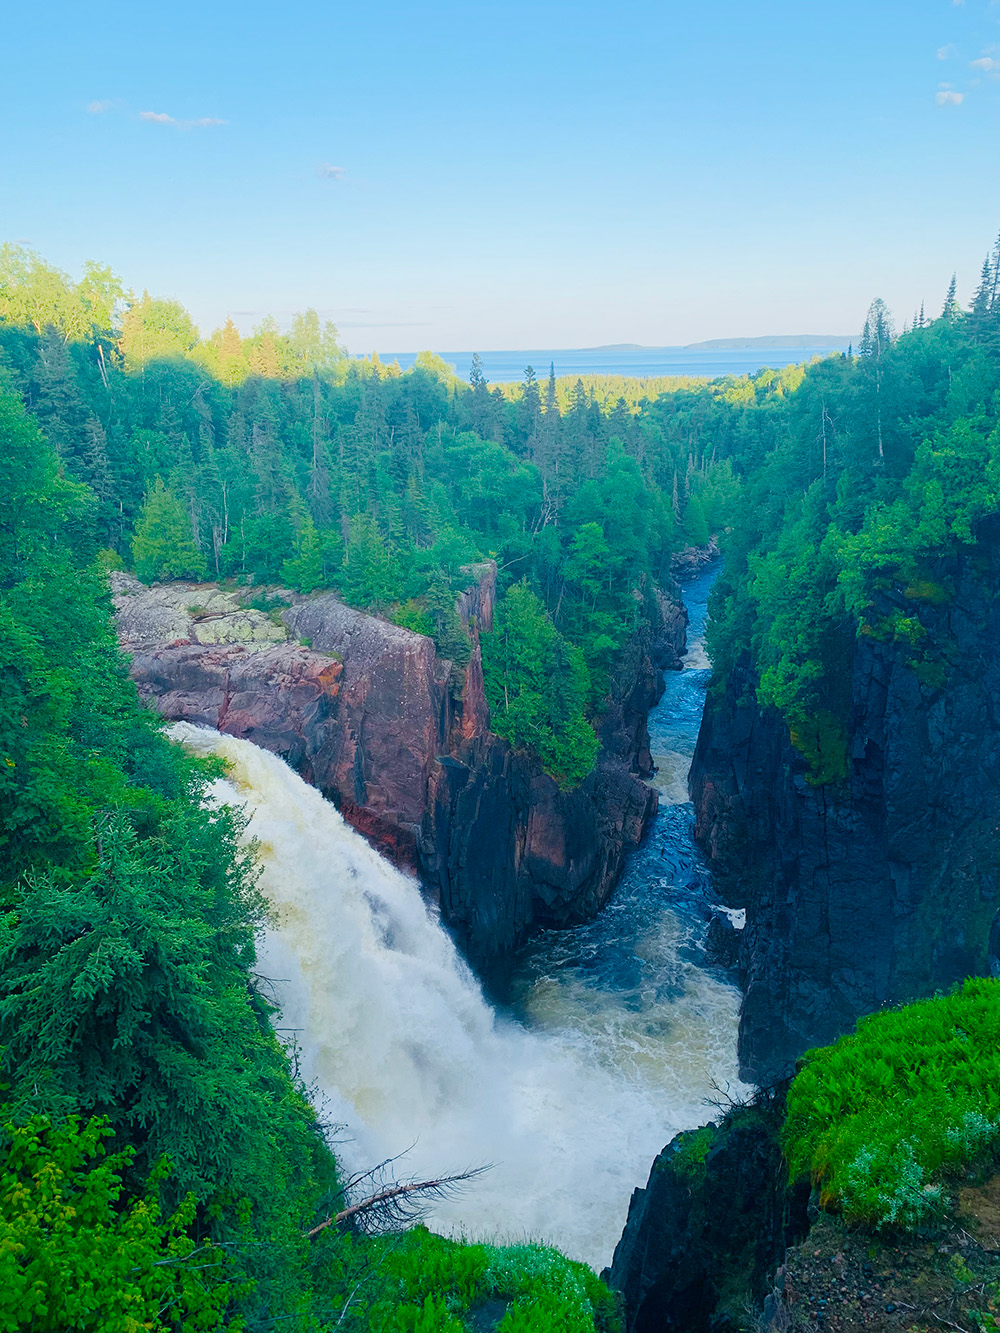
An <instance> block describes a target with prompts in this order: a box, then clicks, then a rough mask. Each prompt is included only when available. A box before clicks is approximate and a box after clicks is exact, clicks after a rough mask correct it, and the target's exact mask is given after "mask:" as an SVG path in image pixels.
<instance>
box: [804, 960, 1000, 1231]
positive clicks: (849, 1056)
mask: <svg viewBox="0 0 1000 1333" xmlns="http://www.w3.org/2000/svg"><path fill="white" fill-rule="evenodd" d="M782 1144H783V1148H784V1151H785V1154H786V1156H787V1158H788V1162H789V1168H790V1171H791V1173H792V1175H793V1177H794V1176H804V1175H807V1174H808V1175H809V1176H810V1177H811V1178H812V1180H813V1182H814V1184H815V1185H817V1186H818V1187H819V1189H820V1202H821V1203H822V1204H823V1205H824V1206H827V1207H834V1208H839V1209H841V1210H842V1211H843V1212H844V1215H845V1217H846V1218H847V1219H848V1220H850V1221H858V1222H864V1223H868V1224H870V1225H873V1226H876V1227H886V1226H893V1227H901V1228H914V1227H917V1226H920V1225H922V1224H923V1223H925V1222H927V1221H928V1220H930V1219H931V1218H932V1217H933V1215H934V1213H935V1211H936V1210H937V1208H938V1207H939V1206H940V1204H941V1202H942V1198H943V1186H944V1183H945V1181H946V1178H947V1176H948V1174H949V1172H953V1171H956V1170H959V1169H961V1168H965V1167H968V1166H970V1165H974V1164H976V1163H977V1162H978V1161H980V1160H981V1159H985V1158H991V1155H992V1154H993V1153H994V1152H995V1150H996V1148H997V1146H998V1145H1000V982H997V981H994V980H988V979H974V980H971V981H967V982H966V983H965V985H964V986H963V987H962V988H961V989H960V990H958V991H956V992H955V993H954V994H952V995H947V996H939V997H937V998H936V999H933V1000H924V1001H921V1002H920V1003H918V1004H912V1005H907V1006H905V1007H903V1008H900V1009H895V1010H890V1011H888V1012H885V1013H881V1014H874V1015H872V1016H871V1017H869V1018H866V1019H863V1020H862V1021H861V1022H860V1023H859V1024H858V1028H857V1033H856V1034H855V1035H853V1036H849V1037H842V1038H841V1039H840V1041H838V1042H835V1043H834V1044H833V1045H832V1046H827V1047H825V1048H823V1049H821V1050H816V1051H811V1052H809V1054H808V1055H807V1056H806V1057H805V1059H804V1063H803V1066H802V1068H801V1069H800V1071H799V1073H798V1074H797V1075H796V1078H795V1080H794V1082H793V1083H792V1086H791V1089H790V1091H789V1094H788V1115H787V1119H786V1122H785V1127H784V1131H783V1136H782Z"/></svg>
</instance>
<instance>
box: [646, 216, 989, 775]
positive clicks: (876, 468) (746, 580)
mask: <svg viewBox="0 0 1000 1333" xmlns="http://www.w3.org/2000/svg"><path fill="white" fill-rule="evenodd" d="M797 378H798V381H799V382H798V383H797V384H796V385H795V387H794V392H791V393H780V394H776V393H775V386H774V379H773V377H772V376H771V375H770V374H767V375H765V376H759V377H757V379H756V380H754V381H749V382H747V383H746V385H745V386H742V387H741V388H740V389H739V391H738V392H739V393H740V394H742V395H744V396H745V398H746V402H745V404H744V406H743V407H742V408H741V410H740V412H739V414H738V416H737V418H735V419H732V420H729V421H728V422H726V421H722V420H716V421H715V422H714V423H713V422H711V421H710V419H709V417H706V433H707V435H708V436H710V437H712V438H715V439H717V440H718V441H719V443H720V445H721V444H722V443H723V442H725V443H726V447H727V448H729V449H730V450H731V454H732V457H733V458H734V460H735V462H736V464H737V466H738V468H739V470H740V472H741V474H742V479H743V488H742V492H741V497H740V500H739V502H738V505H737V509H736V511H735V517H734V522H733V530H732V532H731V534H730V535H729V537H728V538H727V539H726V543H725V545H726V555H727V560H726V567H725V572H724V574H723V575H722V576H721V577H720V579H719V582H718V584H717V586H716V589H715V591H714V600H713V602H712V606H711V612H712V623H711V626H710V634H709V648H710V651H711V654H712V658H713V662H714V665H715V668H716V677H715V684H716V688H721V687H722V686H723V685H724V684H725V681H726V678H727V676H728V674H729V672H730V671H731V670H732V668H733V667H734V666H735V665H736V664H737V662H739V661H740V660H741V659H742V660H743V661H744V662H745V663H747V664H749V665H750V667H751V669H752V672H753V674H754V676H755V678H756V680H757V682H758V684H757V687H756V688H757V697H758V699H759V701H760V702H761V703H763V704H764V705H769V706H774V707H776V708H777V709H779V710H780V711H781V713H782V714H783V716H784V718H785V720H786V722H787V724H788V727H789V731H790V734H791V737H792V740H793V742H794V744H795V746H796V747H797V748H798V750H799V751H800V752H801V754H802V755H803V756H804V757H805V758H806V759H807V761H808V763H809V766H810V774H811V780H812V781H814V782H828V781H838V780H840V779H841V778H843V777H844V776H845V775H846V772H847V753H846V737H847V721H848V709H849V701H850V683H851V661H852V657H853V651H854V645H855V641H856V638H857V636H858V634H859V633H864V634H869V635H875V636H877V637H882V638H888V639H893V640H895V641H897V642H900V643H903V644H905V645H906V646H907V649H908V661H909V665H910V667H911V669H912V670H913V671H914V672H915V673H916V674H917V676H918V678H919V679H920V680H921V682H922V683H924V684H925V685H926V686H927V687H928V688H931V689H934V688H939V687H940V686H942V685H944V684H945V682H946V680H947V675H948V645H947V644H945V643H936V642H933V641H932V640H931V638H930V637H929V636H928V635H927V633H926V631H925V630H924V628H923V626H922V625H921V623H920V620H919V618H918V616H917V609H918V607H919V604H920V602H921V601H922V600H930V601H934V602H937V603H939V604H942V603H946V602H947V601H948V599H949V598H950V597H951V596H952V595H953V592H954V590H953V589H950V588H949V587H948V586H947V585H946V584H942V583H941V582H939V581H938V576H937V575H936V574H935V572H934V571H935V569H936V568H937V567H938V564H939V562H940V560H941V558H942V557H947V556H949V555H952V554H954V553H957V552H958V551H960V550H961V549H963V548H969V547H971V546H974V545H975V543H976V540H977V526H976V525H977V521H978V520H979V519H980V518H982V517H983V516H985V515H987V514H992V513H996V512H997V511H998V510H1000V433H998V430H997V426H998V419H1000V242H998V244H997V247H996V248H995V249H994V251H993V252H992V253H991V254H990V255H989V256H988V258H987V259H986V261H985V262H984V265H983V271H982V276H981V279H980V283H979V286H978V288H977V290H976V294H975V297H974V299H973V301H972V304H971V307H970V308H969V309H966V310H963V309H962V308H961V307H960V306H959V305H958V303H957V301H956V299H955V283H954V280H953V281H952V284H951V287H950V289H949V291H948V294H947V297H946V300H945V303H944V307H943V309H942V311H941V314H940V315H939V316H938V317H937V318H934V319H930V320H928V319H926V318H925V316H924V314H923V311H921V312H920V313H919V314H918V315H917V316H915V317H914V319H913V321H912V324H911V325H910V327H908V328H904V331H903V332H902V333H901V334H899V335H897V334H896V332H895V330H894V328H893V322H892V317H891V315H890V312H889V311H888V309H887V308H886V306H885V304H884V303H883V302H882V301H875V302H874V303H873V304H872V307H871V309H870V311H869V314H868V318H867V321H866V324H865V330H864V336H863V338H862V340H861V343H860V344H859V347H858V349H857V355H853V356H847V357H832V358H829V359H827V360H825V361H822V362H819V363H817V364H814V365H812V366H810V367H808V368H806V369H805V370H804V371H799V372H798V374H797ZM652 410H653V411H654V412H656V413H662V412H663V411H670V410H672V409H671V407H670V406H669V405H668V404H667V403H666V402H665V401H664V400H661V403H660V404H657V405H656V406H655V407H654V408H653V409H652ZM890 590H892V591H893V592H894V593H896V594H899V597H897V598H896V600H897V601H899V600H900V598H901V599H902V602H901V605H902V607H903V608H904V609H899V608H897V609H896V610H895V611H893V612H892V613H888V614H887V613H884V612H877V611H876V609H875V607H876V601H877V596H878V594H879V593H880V592H887V591H890Z"/></svg>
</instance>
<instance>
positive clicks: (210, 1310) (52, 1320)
mask: <svg viewBox="0 0 1000 1333" xmlns="http://www.w3.org/2000/svg"><path fill="white" fill-rule="evenodd" d="M111 1132H112V1131H111V1130H110V1129H109V1128H108V1127H107V1126H106V1125H105V1124H104V1123H103V1122H102V1121H100V1120H99V1119H96V1118H93V1119H91V1120H89V1121H88V1122H87V1123H86V1124H81V1123H80V1122H79V1121H78V1120H75V1119H71V1120H69V1121H67V1122H66V1124H65V1125H63V1126H61V1127H59V1128H56V1127H54V1126H53V1125H52V1123H51V1122H50V1121H49V1120H47V1119H46V1118H44V1117H42V1116H36V1117H34V1118H33V1119H32V1120H30V1121H29V1122H28V1123H27V1124H25V1125H11V1124H6V1125H4V1126H3V1129H2V1131H0V1153H2V1166H0V1329H3V1330H10V1331H11V1333H14V1331H15V1330H20V1329H25V1330H26V1329H31V1330H36V1331H37V1333H49V1331H50V1330H51V1333H62V1331H63V1330H65V1329H70V1328H72V1329H77V1330H80V1331H81V1333H88V1331H91V1330H92V1331H93V1333H139V1331H140V1330H151V1333H167V1330H174V1329H177V1330H179V1329H183V1330H184V1333H202V1331H204V1333H209V1330H211V1329H218V1328H229V1329H231V1330H234V1331H235V1333H238V1330H239V1329H241V1328H242V1327H243V1324H242V1321H241V1320H239V1319H232V1318H230V1317H229V1313H230V1307H231V1305H232V1302H233V1300H234V1298H235V1297H236V1296H238V1295H239V1294H240V1292H239V1288H238V1287H234V1285H233V1283H232V1282H231V1281H229V1280H228V1270H229V1269H230V1265H229V1262H228V1260H227V1257H226V1253H225V1251H224V1250H222V1249H220V1248H219V1247H218V1246H216V1245H213V1244H212V1242H211V1241H205V1242H203V1243H202V1244H198V1243H197V1242H196V1241H195V1240H194V1239H193V1238H192V1236H191V1234H190V1231H191V1227H192V1223H193V1221H194V1213H195V1203H194V1198H193V1197H192V1196H188V1198H186V1199H185V1200H184V1201H183V1202H182V1203H181V1204H180V1206H179V1207H178V1208H177V1209H176V1210H175V1211H174V1212H173V1213H172V1214H171V1215H170V1216H168V1217H163V1216H162V1213H161V1210H160V1204H159V1199H158V1191H159V1184H160V1181H161V1180H162V1178H163V1177H164V1175H165V1174H166V1170H165V1169H160V1170H158V1171H156V1172H154V1173H153V1175H152V1176H151V1177H150V1179H149V1181H148V1182H147V1184H146V1186H145V1189H144V1190H143V1193H142V1195H141V1196H140V1197H132V1198H128V1199H126V1200H123V1198H122V1195H123V1185H122V1176H123V1173H124V1172H125V1170H126V1168H127V1166H128V1163H129V1162H130V1160H131V1157H132V1153H131V1150H129V1149H125V1150H123V1151H122V1152H119V1153H115V1154H112V1155H111V1156H109V1157H108V1156H105V1155H104V1153H105V1149H104V1146H103V1143H102V1139H104V1138H106V1137H108V1136H110V1135H111ZM123 1205H124V1206H123Z"/></svg>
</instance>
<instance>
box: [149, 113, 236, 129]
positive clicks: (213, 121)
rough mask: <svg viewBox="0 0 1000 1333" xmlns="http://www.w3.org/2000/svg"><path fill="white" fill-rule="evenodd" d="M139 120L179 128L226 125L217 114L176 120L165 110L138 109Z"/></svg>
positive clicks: (203, 127) (204, 127) (206, 127)
mask: <svg viewBox="0 0 1000 1333" xmlns="http://www.w3.org/2000/svg"><path fill="white" fill-rule="evenodd" d="M139 119H140V120H147V121H149V122H150V123H151V124H153V125H173V126H175V127H176V128H177V129H179V130H203V129H208V128H209V127H210V126H212V125H228V124H229V121H228V120H220V119H219V117H218V116H199V117H198V119H197V120H178V118H177V117H176V116H170V115H168V114H167V112H166V111H140V112H139Z"/></svg>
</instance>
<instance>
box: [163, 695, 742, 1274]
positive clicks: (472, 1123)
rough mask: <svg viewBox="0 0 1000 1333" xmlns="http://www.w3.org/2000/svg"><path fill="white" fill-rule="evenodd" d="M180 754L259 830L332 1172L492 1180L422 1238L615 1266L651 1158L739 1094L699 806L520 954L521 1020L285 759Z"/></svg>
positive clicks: (220, 743)
mask: <svg viewBox="0 0 1000 1333" xmlns="http://www.w3.org/2000/svg"><path fill="white" fill-rule="evenodd" d="M685 674H687V673H685ZM693 674H694V673H692V675H693ZM688 709H690V704H689V705H688ZM681 730H684V728H681ZM687 730H688V731H690V727H688V728H687ZM171 735H172V736H173V738H174V739H175V740H177V741H180V742H182V743H183V744H185V745H187V746H189V747H190V748H191V749H193V750H195V751H197V752H199V753H202V754H216V755H219V756H221V757H222V758H223V759H225V761H226V763H227V765H228V770H229V778H228V780H227V781H218V782H216V783H215V784H214V787H213V790H212V799H213V800H215V801H218V802H226V803H229V802H232V803H237V804H240V805H242V806H244V807H245V809H246V811H247V813H248V814H249V817H250V818H249V824H248V827H247V831H246V835H245V836H246V837H247V838H254V839H256V840H257V844H258V848H259V861H260V866H261V888H262V890H263V892H264V894H265V895H266V897H267V899H268V902H269V903H270V923H269V927H268V929H267V931H266V933H265V936H264V938H263V939H262V941H261V942H260V949H259V963H258V971H259V972H261V973H262V974H263V975H264V976H265V977H267V978H269V979H270V981H271V983H272V984H273V985H274V988H275V995H276V998H277V1001H278V1003H279V1005H280V1012H281V1017H280V1020H278V1022H277V1026H278V1027H279V1028H280V1029H281V1030H282V1033H283V1035H284V1036H286V1037H288V1038H289V1039H291V1036H292V1034H294V1040H295V1042H296V1044H297V1046H298V1048H299V1064H300V1068H301V1071H302V1074H303V1076H304V1078H305V1080H306V1083H307V1084H308V1085H310V1086H311V1087H312V1088H313V1089H314V1095H315V1097H316V1100H317V1103H318V1105H319V1107H320V1109H321V1112H322V1113H323V1115H324V1118H325V1119H327V1120H333V1121H336V1122H341V1123H343V1124H345V1125H346V1126H348V1134H349V1140H348V1141H347V1142H346V1143H340V1144H338V1146H337V1152H338V1155H339V1156H340V1157H341V1158H342V1159H343V1158H346V1159H347V1163H348V1165H349V1166H350V1167H351V1168H361V1169H364V1168H366V1167H369V1166H372V1165H373V1164H375V1163H377V1162H380V1161H382V1160H384V1159H386V1158H389V1157H392V1156H395V1155H396V1154H398V1153H400V1152H403V1151H404V1150H406V1149H408V1148H409V1152H408V1153H407V1156H406V1158H405V1162H404V1163H403V1164H401V1165H400V1167H399V1171H400V1173H401V1174H405V1175H407V1176H410V1175H413V1176H419V1177H425V1176H436V1175H440V1174H442V1173H445V1172H449V1171H457V1170H462V1169H463V1168H466V1167H469V1166H474V1165H478V1164H481V1163H486V1162H489V1163H493V1164H494V1165H493V1169H492V1170H491V1171H490V1172H488V1173H487V1174H486V1175H484V1176H482V1177H480V1178H479V1179H477V1180H475V1181H473V1182H472V1183H470V1184H469V1185H468V1186H467V1187H466V1188H465V1189H464V1190H463V1191H462V1192H461V1193H459V1194H457V1195H455V1196H453V1197H452V1198H449V1199H446V1200H444V1201H442V1202H440V1203H438V1204H436V1205H435V1206H434V1210H433V1212H432V1213H431V1214H430V1215H429V1217H428V1221H429V1223H430V1225H432V1226H433V1227H435V1229H437V1230H440V1231H444V1232H451V1233H455V1234H465V1235H467V1236H470V1237H473V1238H478V1237H488V1238H501V1239H522V1238H524V1237H530V1238H533V1239H542V1240H545V1241H548V1242H551V1243H553V1244H555V1245H558V1246H559V1247H560V1248H562V1249H563V1250H564V1251H565V1252H566V1253H568V1254H569V1255H571V1256H573V1257H575V1258H579V1259H583V1260H586V1261H587V1262H589V1263H591V1264H593V1265H595V1266H596V1267H600V1266H602V1265H603V1264H605V1263H607V1262H608V1261H609V1260H610V1257H611V1253H612V1251H613V1249H614V1246H615V1243H616V1241H617V1239H618V1237H619V1235H620V1233H621V1228H622V1225H623V1223H624V1220H625V1216H626V1213H627V1210H628V1203H629V1197H630V1195H631V1192H632V1190H633V1189H634V1188H635V1186H636V1185H640V1184H644V1183H645V1180H646V1177H647V1175H648V1172H649V1167H650V1163H651V1161H652V1159H653V1157H654V1156H655V1154H656V1153H657V1152H658V1151H659V1150H660V1149H661V1148H662V1147H663V1145H664V1144H665V1143H666V1142H667V1141H668V1139H670V1137H671V1136H672V1135H673V1134H674V1133H676V1132H677V1130H679V1129H683V1128H689V1127H692V1126H694V1125H697V1124H700V1123H702V1122H704V1120H705V1119H706V1118H707V1117H708V1116H709V1115H710V1114H711V1111H710V1109H709V1108H707V1106H706V1100H707V1099H709V1098H711V1097H712V1096H713V1089H714V1087H715V1085H722V1086H725V1085H727V1084H728V1085H729V1086H730V1087H734V1088H738V1087H739V1085H738V1084H737V1081H736V1080H737V1073H736V1055H735V1034H736V1024H737V1016H738V1006H739V994H738V992H737V991H736V989H735V988H734V987H733V986H732V985H730V984H728V983H727V981H726V980H725V978H724V977H722V976H720V975H719V974H717V973H715V972H713V971H710V970H706V969H705V968H704V967H703V966H701V965H700V958H699V955H698V953H697V947H696V946H697V944H698V942H699V938H700V935H701V934H702V933H703V922H702V919H701V917H699V915H698V913H697V912H694V911H691V910H689V908H687V907H685V906H684V904H683V902H678V901H677V886H678V884H680V885H681V886H682V887H684V886H685V885H687V884H688V881H689V880H690V878H691V876H692V874H694V875H695V878H697V867H695V868H694V869H692V866H693V864H694V863H693V861H692V858H693V857H695V856H696V853H695V852H694V850H693V847H692V846H691V843H690V829H689V823H690V820H689V816H688V813H687V811H688V807H685V806H680V805H677V806H675V807H673V808H671V803H670V798H669V797H667V799H666V808H665V809H664V810H661V814H660V816H659V819H658V821H657V826H656V830H654V834H655V836H654V838H653V839H652V840H651V842H650V844H648V846H647V848H645V849H644V850H643V852H642V853H640V854H638V856H637V857H636V858H634V859H633V865H632V867H631V869H630V877H628V876H627V877H626V883H625V885H624V886H623V891H622V892H620V893H619V894H618V895H616V897H615V899H614V900H613V901H612V903H611V904H610V905H609V907H607V908H606V909H605V911H604V912H603V913H602V914H601V917H600V918H599V920H598V922H597V923H592V924H591V925H590V926H588V927H581V928H580V929H579V930H577V931H569V932H560V933H554V932H551V933H549V935H548V936H547V937H545V939H544V940H542V941H541V942H536V944H534V945H533V946H532V948H531V949H530V950H529V951H527V953H526V955H525V972H524V975H523V977H522V985H521V987H520V990H519V994H518V1000H517V1004H516V1006H515V1008H514V1010H512V1013H516V1015H517V1017H516V1018H514V1017H512V1016H504V1015H502V1014H497V1013H495V1012H494V1011H493V1010H492V1009H491V1007H490V1006H489V1005H488V1004H487V1002H486V1001H485V1000H484V998H483V995H482V992H481V990H480V988H479V986H478V984H477V983H476V980H475V978H474V977H473V976H472V974H471V972H470V971H469V969H468V967H467V966H466V965H465V963H464V962H463V960H462V959H461V957H460V956H459V954H458V952H457V950H456V949H455V947H454V945H453V943H452V941H451V938H450V936H449V935H448V934H447V932H446V931H445V930H444V929H443V928H442V927H441V925H440V923H439V921H438V920H437V919H436V917H435V916H434V915H433V913H432V912H431V911H430V910H429V909H428V907H427V905H426V903H425V901H424V899H423V897H422V896H421V893H420V889H419V886H418V884H417V882H416V881H415V880H414V879H412V878H410V877H409V876H407V875H404V874H402V873H400V872H399V871H398V870H396V869H395V868H394V867H393V866H391V865H390V864H389V863H388V862H387V861H385V860H384V859H383V858H382V857H380V856H379V855H378V853H376V852H375V851H374V850H373V849H372V848H371V847H369V846H368V844H367V843H366V842H365V841H364V839H363V838H362V837H361V836H360V835H359V834H358V833H356V832H355V831H354V830H353V829H352V828H350V826H349V825H347V824H346V823H345V821H344V820H343V818H342V817H341V815H340V814H339V813H338V811H337V810H336V809H335V808H334V807H333V806H332V805H331V804H330V803H329V802H328V801H326V800H324V799H323V797H322V796H321V795H320V794H319V792H317V791H316V790H315V789H314V788H312V787H310V786H308V785H307V784H306V783H305V782H303V781H302V779H301V778H299V777H298V776H297V775H296V774H295V773H293V772H292V770H291V769H290V768H288V767H287V765H286V764H285V763H284V762H283V761H282V760H280V759H278V758H277V757H275V756H274V755H272V754H269V753H268V752H266V751H264V750H261V749H258V748H257V747H256V746H254V745H252V744H250V743H249V742H248V741H242V740H236V739H233V738H232V737H228V736H221V735H219V734H218V733H217V732H214V731H209V730H206V729H204V728H199V727H194V726H191V725H190V724H187V723H178V724H176V725H175V726H174V727H173V728H171ZM678 749H679V753H678V755H677V764H676V770H677V776H676V777H675V783H677V784H679V780H680V779H679V774H680V770H681V769H682V768H684V763H685V762H686V761H685V760H684V750H686V751H687V758H688V760H689V758H690V741H689V739H688V741H685V740H684V739H683V738H682V739H681V740H680V741H679V742H678ZM684 776H685V777H686V768H684ZM679 794H680V793H679ZM680 799H682V800H683V799H686V796H685V794H680ZM675 800H676V798H675ZM681 898H683V894H681ZM411 1145H412V1146H411Z"/></svg>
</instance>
